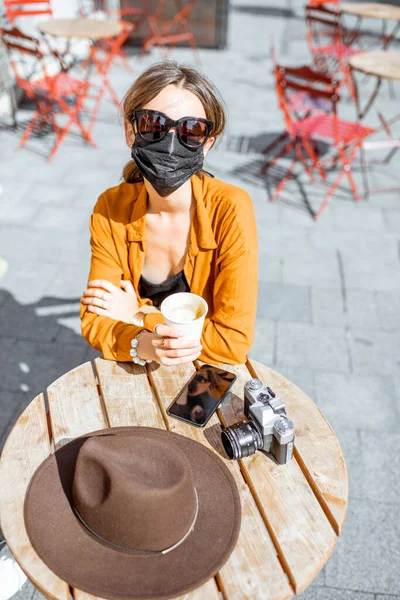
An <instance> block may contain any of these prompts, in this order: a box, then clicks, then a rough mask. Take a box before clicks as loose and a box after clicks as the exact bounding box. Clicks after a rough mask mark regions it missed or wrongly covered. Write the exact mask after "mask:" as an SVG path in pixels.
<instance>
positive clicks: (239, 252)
mask: <svg viewBox="0 0 400 600" xmlns="http://www.w3.org/2000/svg"><path fill="white" fill-rule="evenodd" d="M191 182H192V190H193V196H194V200H195V211H194V217H193V220H192V224H191V229H190V238H189V248H188V252H187V255H186V259H185V265H184V273H185V277H186V280H187V282H188V284H189V287H190V291H191V292H193V293H194V294H198V295H199V296H202V297H203V298H204V299H205V300H206V302H207V303H208V306H209V312H208V315H207V317H206V320H205V323H204V329H203V334H202V338H201V343H202V345H203V352H202V354H201V356H200V360H203V361H205V362H211V363H218V362H226V363H231V364H236V363H244V362H245V361H246V354H247V352H248V351H249V349H250V348H251V346H252V345H253V341H254V323H255V317H256V306H257V287H258V284H257V256H258V252H257V229H256V222H255V216H254V209H253V204H252V201H251V198H250V196H249V195H248V194H247V193H246V192H245V191H243V190H242V189H240V188H237V187H235V186H233V185H230V184H227V183H224V182H222V181H219V180H218V179H214V178H212V177H209V176H207V175H204V176H203V177H202V178H200V177H198V176H197V175H195V176H193V177H192V179H191ZM146 207H147V191H146V188H145V186H144V184H143V183H134V184H132V183H121V184H120V185H118V186H116V187H114V188H111V189H109V190H106V191H105V192H104V193H103V194H102V195H101V196H100V197H99V199H98V201H97V204H96V206H95V208H94V212H93V214H92V216H91V221H90V230H91V234H92V235H91V247H92V260H91V267H90V274H89V281H90V280H92V279H107V280H108V281H110V282H111V283H113V284H114V285H116V286H117V287H119V286H120V280H121V279H130V280H131V281H132V284H133V287H134V289H135V291H136V294H137V296H138V299H139V307H140V306H143V305H145V304H148V305H151V304H152V302H151V300H150V299H148V298H141V297H140V295H139V290H138V288H139V279H140V276H141V274H142V271H143V265H144V259H145V252H146ZM81 319H82V333H83V336H84V337H85V338H86V340H87V341H88V342H89V344H91V345H92V346H94V347H95V348H97V349H98V350H100V351H101V352H103V355H104V358H107V359H111V360H118V361H131V360H132V359H131V356H130V354H129V351H130V349H131V340H132V339H133V338H134V337H135V336H136V335H137V334H138V333H139V331H141V330H142V329H148V330H150V331H151V330H152V329H153V326H154V325H155V324H156V323H162V322H163V318H162V315H161V314H157V313H149V314H146V315H145V318H144V327H137V326H136V325H130V324H127V323H124V322H122V321H115V320H114V319H111V318H110V317H104V316H98V315H96V314H95V313H91V312H89V311H88V310H87V308H86V306H85V305H83V304H81Z"/></svg>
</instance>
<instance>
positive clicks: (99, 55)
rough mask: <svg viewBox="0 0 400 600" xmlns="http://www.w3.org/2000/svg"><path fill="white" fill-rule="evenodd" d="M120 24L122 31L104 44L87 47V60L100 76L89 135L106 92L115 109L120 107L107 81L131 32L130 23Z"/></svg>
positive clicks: (131, 26) (118, 100) (116, 96)
mask: <svg viewBox="0 0 400 600" xmlns="http://www.w3.org/2000/svg"><path fill="white" fill-rule="evenodd" d="M120 23H121V26H122V30H121V32H120V33H119V34H118V35H117V36H115V37H114V38H108V39H107V40H106V41H105V43H104V44H93V45H92V46H90V47H89V60H90V62H91V63H92V64H93V65H94V66H95V68H96V70H97V72H98V73H99V75H100V76H101V84H100V88H99V90H98V92H97V94H96V96H95V105H94V109H93V113H92V118H91V122H90V125H89V133H90V132H91V131H92V129H93V127H94V124H95V122H96V118H97V114H98V111H99V107H100V102H101V100H102V98H103V96H104V93H105V91H106V90H108V91H109V93H110V95H111V98H112V100H113V102H114V103H115V105H116V106H117V107H119V105H120V99H119V97H118V95H117V93H116V92H115V90H114V88H113V87H112V85H111V83H110V81H109V79H108V74H109V72H110V69H111V67H112V64H113V62H114V60H115V58H116V57H117V56H120V55H121V47H122V45H123V44H124V43H125V42H126V40H127V39H128V37H129V35H130V33H131V32H132V30H133V25H132V24H131V23H128V22H127V21H120Z"/></svg>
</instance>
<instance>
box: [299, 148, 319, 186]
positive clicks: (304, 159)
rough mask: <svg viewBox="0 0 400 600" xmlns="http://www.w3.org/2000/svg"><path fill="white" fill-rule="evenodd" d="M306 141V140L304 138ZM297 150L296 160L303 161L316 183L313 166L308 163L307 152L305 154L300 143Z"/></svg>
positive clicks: (306, 170)
mask: <svg viewBox="0 0 400 600" xmlns="http://www.w3.org/2000/svg"><path fill="white" fill-rule="evenodd" d="M303 142H304V140H303ZM295 152H296V160H297V161H298V162H301V164H302V165H303V167H304V170H305V172H306V173H307V175H308V177H309V179H310V181H311V183H314V181H315V179H314V174H313V170H312V168H311V167H310V166H309V165H308V164H307V158H308V157H307V154H306V155H304V154H303V152H302V151H301V147H300V143H299V144H296V148H295Z"/></svg>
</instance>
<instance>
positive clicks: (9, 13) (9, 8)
mask: <svg viewBox="0 0 400 600" xmlns="http://www.w3.org/2000/svg"><path fill="white" fill-rule="evenodd" d="M4 8H5V13H6V17H7V20H8V21H9V23H10V25H14V21H15V19H16V18H17V17H31V16H36V15H49V16H51V15H52V14H53V10H52V8H51V1H50V0H4Z"/></svg>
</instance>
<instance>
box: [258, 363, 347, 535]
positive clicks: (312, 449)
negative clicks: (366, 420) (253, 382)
mask: <svg viewBox="0 0 400 600" xmlns="http://www.w3.org/2000/svg"><path fill="white" fill-rule="evenodd" d="M249 367H250V370H253V372H252V374H253V375H254V377H259V378H260V379H261V380H262V381H263V382H265V383H266V384H268V385H269V386H270V387H271V388H272V389H273V390H274V392H276V393H277V394H278V396H279V397H280V398H281V400H282V401H283V402H284V403H285V405H286V407H287V411H288V413H289V415H290V418H291V419H293V422H294V424H295V427H296V430H295V434H296V440H295V456H296V458H297V461H298V463H299V464H300V466H301V468H302V470H303V472H304V474H305V476H306V478H307V480H308V482H309V484H310V486H311V487H312V489H313V490H314V493H315V494H316V496H317V498H318V500H319V502H320V504H321V506H322V508H323V510H324V511H325V514H326V516H327V517H328V519H329V521H330V522H331V525H332V527H333V528H334V530H335V531H336V533H337V535H339V533H340V531H341V529H342V527H343V523H344V520H345V517H346V508H347V497H348V492H349V490H348V478H347V469H346V463H345V460H344V456H343V452H342V449H341V447H340V444H339V441H338V439H337V437H336V435H335V433H334V431H333V430H332V428H331V426H330V425H329V423H328V421H327V420H326V419H325V417H324V416H323V414H322V413H321V411H320V410H319V408H318V407H317V406H316V404H314V402H313V401H312V400H311V399H310V398H309V397H308V396H307V395H306V394H305V393H304V392H302V391H301V390H300V389H299V388H298V387H297V386H296V385H294V383H292V382H291V381H289V380H288V379H286V378H285V377H283V376H282V375H279V374H278V373H276V372H275V371H273V370H272V369H269V368H268V367H266V366H265V365H262V364H261V363H259V362H257V361H255V360H251V361H249ZM251 368H252V369H251Z"/></svg>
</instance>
